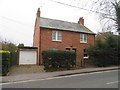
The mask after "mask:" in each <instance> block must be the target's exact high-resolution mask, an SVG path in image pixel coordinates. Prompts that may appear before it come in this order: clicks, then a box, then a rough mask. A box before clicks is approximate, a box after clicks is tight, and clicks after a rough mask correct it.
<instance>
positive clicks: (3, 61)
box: [0, 50, 10, 76]
mask: <svg viewBox="0 0 120 90" xmlns="http://www.w3.org/2000/svg"><path fill="white" fill-rule="evenodd" d="M0 57H2V58H0V74H1V75H2V76H5V75H6V74H7V73H8V71H9V67H10V52H9V51H3V50H0Z"/></svg>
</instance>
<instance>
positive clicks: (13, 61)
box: [10, 52, 17, 66]
mask: <svg viewBox="0 0 120 90" xmlns="http://www.w3.org/2000/svg"><path fill="white" fill-rule="evenodd" d="M13 65H17V52H10V66H13Z"/></svg>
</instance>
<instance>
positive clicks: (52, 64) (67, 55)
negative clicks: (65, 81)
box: [42, 50, 76, 71]
mask: <svg viewBox="0 0 120 90" xmlns="http://www.w3.org/2000/svg"><path fill="white" fill-rule="evenodd" d="M42 58H43V65H44V67H45V68H44V69H45V70H46V71H47V70H48V71H49V70H50V69H52V70H59V69H61V68H64V69H70V67H71V66H73V65H75V59H76V54H75V52H68V51H60V50H47V51H43V52H42Z"/></svg>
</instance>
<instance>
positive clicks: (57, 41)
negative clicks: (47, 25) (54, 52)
mask: <svg viewBox="0 0 120 90" xmlns="http://www.w3.org/2000/svg"><path fill="white" fill-rule="evenodd" d="M52 41H53V42H62V40H52Z"/></svg>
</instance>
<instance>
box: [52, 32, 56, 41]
mask: <svg viewBox="0 0 120 90" xmlns="http://www.w3.org/2000/svg"><path fill="white" fill-rule="evenodd" d="M52 40H56V31H53V33H52Z"/></svg>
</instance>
